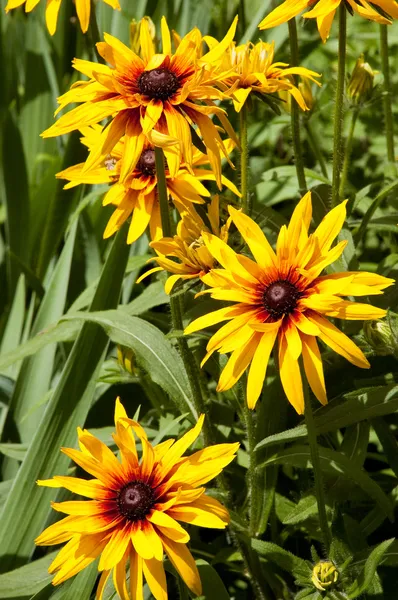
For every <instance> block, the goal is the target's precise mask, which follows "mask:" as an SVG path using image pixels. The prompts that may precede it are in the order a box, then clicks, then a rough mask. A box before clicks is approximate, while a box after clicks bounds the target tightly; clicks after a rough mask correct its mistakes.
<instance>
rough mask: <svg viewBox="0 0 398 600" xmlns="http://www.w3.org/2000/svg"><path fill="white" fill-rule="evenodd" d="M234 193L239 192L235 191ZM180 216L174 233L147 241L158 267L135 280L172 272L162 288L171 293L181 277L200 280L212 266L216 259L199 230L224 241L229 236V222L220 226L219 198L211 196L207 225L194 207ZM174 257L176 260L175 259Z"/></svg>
mask: <svg viewBox="0 0 398 600" xmlns="http://www.w3.org/2000/svg"><path fill="white" fill-rule="evenodd" d="M236 193H237V195H238V194H239V192H238V190H236ZM181 217H182V218H181V221H179V223H178V225H177V235H175V236H174V237H172V238H162V239H161V240H158V241H155V242H151V243H150V246H151V247H152V248H153V249H154V250H156V252H157V254H158V256H157V258H154V259H151V260H155V261H156V262H157V263H158V265H159V266H158V267H154V268H153V269H150V270H149V271H147V272H146V273H144V275H142V276H141V277H140V278H139V279H138V280H137V283H139V282H140V281H142V280H143V279H144V278H145V277H147V276H148V275H151V274H152V273H156V271H168V272H169V273H173V275H171V276H170V277H169V278H168V279H167V281H166V285H165V288H164V289H165V292H166V294H170V292H171V290H172V289H173V287H174V285H175V284H176V283H177V281H179V280H180V279H183V280H187V279H199V278H200V277H202V276H203V275H205V274H206V273H208V272H209V271H210V270H211V269H212V268H213V267H214V266H215V264H216V261H215V259H214V257H213V255H212V254H211V253H210V252H209V250H208V249H207V247H206V245H205V243H204V241H203V237H202V233H203V231H207V232H210V231H211V232H213V233H214V235H216V236H218V237H219V238H220V239H221V240H223V241H225V242H226V241H227V239H228V226H229V223H227V224H225V225H223V226H222V227H221V228H220V224H219V223H220V218H219V197H218V196H214V197H213V198H212V201H211V204H210V205H209V208H208V212H207V220H208V223H209V225H210V227H208V226H207V225H206V224H205V223H204V221H203V219H202V218H201V217H200V216H199V215H198V213H197V212H196V211H195V209H194V208H192V209H191V210H190V211H185V212H183V213H182V215H181ZM168 257H170V258H168ZM173 259H177V261H178V262H177V261H176V260H173Z"/></svg>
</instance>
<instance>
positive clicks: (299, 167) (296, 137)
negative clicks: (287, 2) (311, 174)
mask: <svg viewBox="0 0 398 600" xmlns="http://www.w3.org/2000/svg"><path fill="white" fill-rule="evenodd" d="M288 24H289V40H290V65H291V66H292V67H297V66H298V64H299V48H298V38H297V25H296V19H295V18H293V19H290V21H289V22H288ZM290 115H291V122H292V141H293V150H294V162H295V165H296V173H297V181H298V184H299V189H300V194H301V195H303V194H305V192H306V191H307V181H306V179H305V171H304V158H303V146H302V144H301V135H300V107H299V105H298V104H297V102H296V101H295V100H294V98H292V102H291V111H290Z"/></svg>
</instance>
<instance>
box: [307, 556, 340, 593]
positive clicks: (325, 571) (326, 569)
mask: <svg viewBox="0 0 398 600" xmlns="http://www.w3.org/2000/svg"><path fill="white" fill-rule="evenodd" d="M338 578H339V572H338V571H337V568H336V567H335V565H334V564H333V563H332V561H330V560H321V561H319V563H317V564H316V565H315V566H314V568H313V569H312V577H311V581H312V583H313V584H314V586H315V587H316V588H317V589H318V590H321V591H322V592H324V591H325V590H327V589H328V588H329V587H331V586H332V585H334V584H335V583H336V582H337V580H338Z"/></svg>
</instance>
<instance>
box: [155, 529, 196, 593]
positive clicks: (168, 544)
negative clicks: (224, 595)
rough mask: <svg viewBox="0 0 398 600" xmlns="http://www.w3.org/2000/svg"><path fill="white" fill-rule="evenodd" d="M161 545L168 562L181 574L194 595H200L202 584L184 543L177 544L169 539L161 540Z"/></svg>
mask: <svg viewBox="0 0 398 600" xmlns="http://www.w3.org/2000/svg"><path fill="white" fill-rule="evenodd" d="M163 546H164V549H165V551H166V553H167V556H168V557H169V559H170V562H171V563H172V564H173V566H174V567H175V569H176V570H177V571H178V573H179V574H180V575H181V577H182V579H183V580H184V582H185V583H186V585H187V586H188V588H189V589H190V590H191V592H193V593H194V594H195V595H196V596H200V595H201V594H202V584H201V582H200V577H199V572H198V569H197V567H196V565H195V561H194V559H193V557H192V554H191V553H190V552H189V550H188V548H187V547H186V546H185V544H177V543H176V542H173V541H172V540H169V539H164V540H163Z"/></svg>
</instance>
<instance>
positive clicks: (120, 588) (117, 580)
mask: <svg viewBox="0 0 398 600" xmlns="http://www.w3.org/2000/svg"><path fill="white" fill-rule="evenodd" d="M127 553H128V551H127V552H125V554H124V556H123V558H122V560H120V561H119V562H118V563H116V565H115V568H114V569H113V585H114V586H115V589H116V593H117V594H118V596H119V598H120V600H130V597H129V594H128V591H127V581H126V562H127V556H128V554H127Z"/></svg>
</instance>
